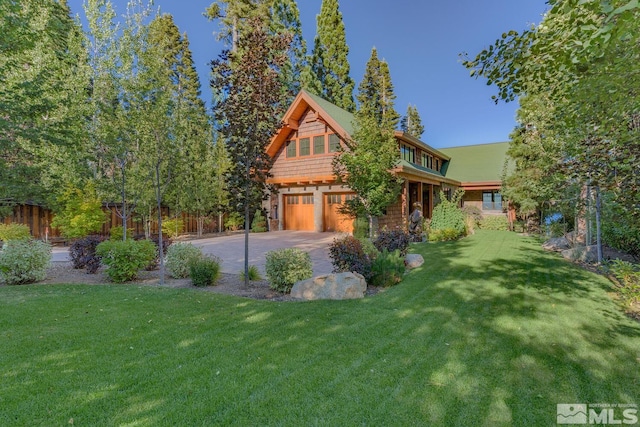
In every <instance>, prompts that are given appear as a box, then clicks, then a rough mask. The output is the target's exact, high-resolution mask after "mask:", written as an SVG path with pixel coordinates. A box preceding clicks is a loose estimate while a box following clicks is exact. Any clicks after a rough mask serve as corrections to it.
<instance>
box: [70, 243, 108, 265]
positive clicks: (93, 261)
mask: <svg viewBox="0 0 640 427" xmlns="http://www.w3.org/2000/svg"><path fill="white" fill-rule="evenodd" d="M104 240H105V238H104V237H103V236H95V235H94V236H87V237H84V238H82V239H78V240H76V241H75V242H73V243H72V244H71V246H70V247H69V256H70V257H71V263H72V264H73V268H75V269H82V268H86V270H87V274H95V273H96V272H97V271H98V269H99V268H100V263H101V258H100V257H99V256H98V255H97V254H96V247H98V245H99V244H100V243H102V242H103V241H104Z"/></svg>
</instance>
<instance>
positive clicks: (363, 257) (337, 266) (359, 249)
mask: <svg viewBox="0 0 640 427" xmlns="http://www.w3.org/2000/svg"><path fill="white" fill-rule="evenodd" d="M329 257H330V258H331V263H332V264H333V271H334V272H336V273H340V272H343V271H351V272H354V271H355V272H356V273H359V274H361V275H362V276H364V278H365V280H369V279H370V278H371V262H372V260H371V257H370V256H369V254H368V253H367V252H365V249H364V247H363V246H362V242H361V241H360V240H358V239H356V238H355V237H352V236H345V237H343V238H341V239H335V240H334V241H333V242H332V243H331V245H330V246H329Z"/></svg>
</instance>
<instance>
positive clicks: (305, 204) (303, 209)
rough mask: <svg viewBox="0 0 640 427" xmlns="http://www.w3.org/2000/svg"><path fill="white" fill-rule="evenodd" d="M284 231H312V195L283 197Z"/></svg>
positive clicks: (313, 228)
mask: <svg viewBox="0 0 640 427" xmlns="http://www.w3.org/2000/svg"><path fill="white" fill-rule="evenodd" d="M284 229H285V230H307V231H313V230H315V227H314V225H313V194H296V195H285V196H284Z"/></svg>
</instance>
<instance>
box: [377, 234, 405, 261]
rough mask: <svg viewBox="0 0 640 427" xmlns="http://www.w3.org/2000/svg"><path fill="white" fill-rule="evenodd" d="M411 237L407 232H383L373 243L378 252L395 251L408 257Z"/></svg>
mask: <svg viewBox="0 0 640 427" xmlns="http://www.w3.org/2000/svg"><path fill="white" fill-rule="evenodd" d="M410 241H411V236H410V235H409V233H407V232H406V231H405V230H401V229H396V230H382V231H381V232H380V233H379V234H378V237H377V238H376V239H375V240H374V241H373V245H374V246H375V247H376V249H378V251H380V252H383V251H384V250H386V251H387V252H393V251H395V250H399V251H400V255H403V256H404V255H406V253H407V249H408V248H409V242H410Z"/></svg>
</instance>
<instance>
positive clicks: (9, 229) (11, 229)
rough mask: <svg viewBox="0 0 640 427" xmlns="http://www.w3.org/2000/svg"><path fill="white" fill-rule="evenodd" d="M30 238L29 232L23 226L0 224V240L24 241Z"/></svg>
mask: <svg viewBox="0 0 640 427" xmlns="http://www.w3.org/2000/svg"><path fill="white" fill-rule="evenodd" d="M30 238H31V230H30V229H29V226H28V225H25V224H16V223H12V224H0V240H1V241H3V242H8V241H10V240H26V239H30Z"/></svg>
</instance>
